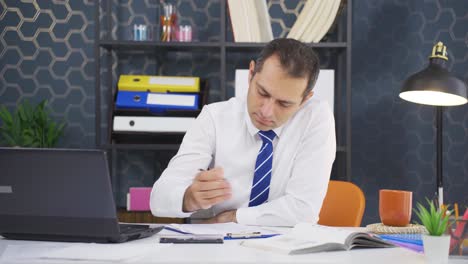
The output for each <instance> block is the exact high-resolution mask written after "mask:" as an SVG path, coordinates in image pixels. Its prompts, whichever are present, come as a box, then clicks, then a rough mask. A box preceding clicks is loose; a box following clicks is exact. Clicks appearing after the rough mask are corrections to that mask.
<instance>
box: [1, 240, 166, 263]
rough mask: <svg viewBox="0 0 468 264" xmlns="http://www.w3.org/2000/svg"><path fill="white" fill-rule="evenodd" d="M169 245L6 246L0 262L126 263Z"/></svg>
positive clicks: (79, 244) (76, 244)
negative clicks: (64, 261)
mask: <svg viewBox="0 0 468 264" xmlns="http://www.w3.org/2000/svg"><path fill="white" fill-rule="evenodd" d="M169 246H170V244H158V243H151V244H141V243H140V244H129V243H122V244H95V243H73V244H64V246H52V247H51V246H41V245H8V247H7V248H6V250H5V251H4V252H3V254H2V256H1V257H0V262H3V261H14V260H23V261H24V260H28V261H29V260H39V259H55V260H80V261H110V262H118V261H128V260H133V259H136V258H141V257H143V256H145V255H148V254H150V253H154V252H155V251H157V250H160V249H163V248H166V247H169Z"/></svg>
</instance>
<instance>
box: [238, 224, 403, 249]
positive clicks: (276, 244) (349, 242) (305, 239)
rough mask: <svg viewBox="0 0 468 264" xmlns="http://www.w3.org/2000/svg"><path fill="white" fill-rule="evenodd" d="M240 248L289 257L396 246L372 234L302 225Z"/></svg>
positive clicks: (245, 243) (247, 242)
mask: <svg viewBox="0 0 468 264" xmlns="http://www.w3.org/2000/svg"><path fill="white" fill-rule="evenodd" d="M241 245H243V246H246V247H252V248H257V249H262V250H268V251H274V252H277V253H282V254H290V255H294V254H305V253H315V252H322V251H335V250H350V249H353V248H385V247H394V245H393V244H391V243H388V242H386V241H384V240H382V239H380V238H378V237H377V236H375V235H373V234H370V233H366V232H356V231H353V230H348V229H344V228H339V227H328V226H321V225H314V224H310V223H299V224H297V225H296V226H294V228H293V229H292V230H291V232H290V233H287V234H285V235H281V236H274V237H271V238H265V239H257V240H245V241H243V242H242V243H241Z"/></svg>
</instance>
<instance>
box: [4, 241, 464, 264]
mask: <svg viewBox="0 0 468 264" xmlns="http://www.w3.org/2000/svg"><path fill="white" fill-rule="evenodd" d="M158 241H159V237H158V235H155V236H153V237H149V238H145V239H140V240H135V241H131V242H127V243H125V245H137V244H154V245H155V251H154V252H151V253H149V254H146V255H145V256H141V258H138V259H134V260H130V261H126V262H122V263H262V264H263V263H360V264H366V263H378V264H386V263H399V264H400V263H412V264H417V263H426V261H425V259H424V255H422V254H418V253H416V252H413V251H410V250H407V249H402V248H387V249H355V250H350V251H336V252H323V253H312V254H303V255H294V256H289V255H284V254H279V253H274V252H270V251H263V250H257V249H253V248H247V247H243V246H240V245H239V243H240V240H228V241H225V243H224V244H205V245H195V244H177V245H175V244H174V245H169V246H167V247H165V248H163V249H160V250H158V249H156V245H157V244H158ZM9 245H16V246H21V247H23V249H24V250H26V251H27V250H28V249H30V250H33V249H34V248H35V249H36V250H37V248H42V249H43V250H46V249H47V248H48V247H50V248H51V249H52V248H60V247H66V246H69V245H70V243H64V242H40V241H19V240H18V241H15V240H7V239H3V238H1V237H0V263H2V264H3V263H5V264H7V263H83V264H84V263H109V262H94V261H93V262H90V261H81V260H80V261H73V260H70V261H64V260H47V259H35V260H32V259H22V260H19V259H9V258H7V259H5V256H3V253H4V252H5V251H6V249H7V247H8V246H9ZM120 245H122V244H120ZM449 263H465V264H466V263H468V260H467V259H449Z"/></svg>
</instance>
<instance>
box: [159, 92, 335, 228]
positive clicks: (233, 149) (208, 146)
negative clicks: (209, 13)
mask: <svg viewBox="0 0 468 264" xmlns="http://www.w3.org/2000/svg"><path fill="white" fill-rule="evenodd" d="M258 131H259V130H258V129H257V128H255V126H254V125H253V124H252V122H251V120H250V117H249V115H248V112H247V106H246V101H245V100H241V99H239V98H231V99H230V100H228V101H224V102H218V103H213V104H210V105H207V106H205V107H204V108H203V110H202V111H201V113H200V115H199V116H198V118H197V120H196V122H195V124H194V125H193V126H192V127H191V128H190V129H189V130H188V131H187V133H186V134H185V137H184V139H183V141H182V144H181V146H180V149H179V151H178V153H177V154H176V155H175V156H174V157H173V158H172V159H171V161H170V162H169V165H168V167H167V168H166V169H165V170H164V172H163V173H162V175H161V177H160V178H159V179H158V180H157V181H156V183H155V184H154V186H153V190H152V192H151V199H150V207H151V211H152V213H153V214H154V215H157V216H161V217H189V216H191V215H192V213H184V212H183V211H182V203H183V197H184V193H185V190H186V189H187V188H188V187H189V186H190V184H191V183H192V181H193V179H194V177H195V176H196V174H197V173H198V172H199V170H200V169H206V168H211V167H222V168H223V169H224V177H225V178H226V180H227V181H229V183H230V185H231V188H232V197H231V198H230V199H229V200H227V201H225V202H222V203H220V204H216V205H214V206H213V207H212V208H211V210H212V213H213V214H214V215H216V214H218V213H221V212H224V211H227V210H231V209H237V213H236V218H237V222H238V223H241V224H248V225H265V226H293V225H294V224H296V223H299V222H312V223H316V222H317V221H318V216H319V213H320V209H321V207H322V202H323V199H324V197H325V194H326V191H327V187H328V181H329V179H330V172H331V168H332V164H333V161H334V159H335V154H336V139H335V122H334V118H333V113H332V112H331V110H330V107H329V106H328V104H327V103H325V102H321V101H319V100H318V99H315V98H314V97H312V98H311V99H309V100H308V101H307V102H306V103H304V105H303V107H302V108H301V109H300V110H299V111H298V112H297V113H296V114H295V115H293V116H292V117H291V118H290V119H289V120H288V121H287V122H286V123H285V124H283V125H282V126H281V127H279V128H276V129H274V131H275V133H276V135H277V137H275V139H274V141H273V171H272V176H271V182H270V193H269V197H268V202H266V203H264V204H262V205H259V206H256V207H248V203H249V198H250V191H251V187H252V181H253V176H254V169H255V161H256V159H257V154H258V152H259V150H260V147H261V145H262V140H261V139H260V137H259V135H258V134H257V132H258Z"/></svg>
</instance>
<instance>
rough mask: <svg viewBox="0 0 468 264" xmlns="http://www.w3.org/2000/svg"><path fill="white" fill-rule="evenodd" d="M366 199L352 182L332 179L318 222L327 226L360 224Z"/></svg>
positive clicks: (355, 225)
mask: <svg viewBox="0 0 468 264" xmlns="http://www.w3.org/2000/svg"><path fill="white" fill-rule="evenodd" d="M365 207H366V199H365V197H364V193H363V192H362V190H361V189H360V188H359V187H358V186H357V185H355V184H354V183H351V182H344V181H330V183H329V184H328V191H327V194H326V195H325V199H324V200H323V205H322V209H321V210H320V218H319V221H318V223H319V224H320V225H326V226H354V227H357V226H360V225H361V220H362V216H363V215H364V208H365Z"/></svg>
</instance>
